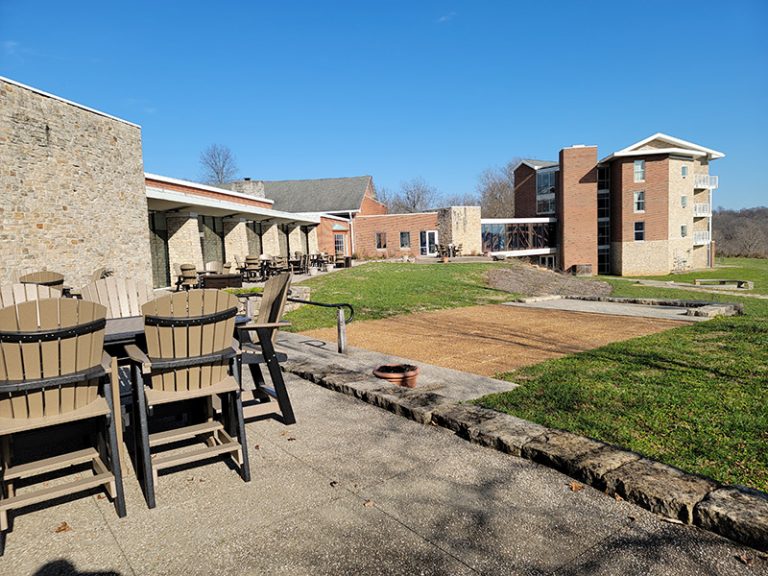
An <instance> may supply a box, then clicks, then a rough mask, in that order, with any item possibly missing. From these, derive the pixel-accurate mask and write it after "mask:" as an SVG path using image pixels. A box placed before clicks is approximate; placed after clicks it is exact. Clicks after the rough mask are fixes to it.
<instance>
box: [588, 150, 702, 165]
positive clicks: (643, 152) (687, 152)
mask: <svg viewBox="0 0 768 576" xmlns="http://www.w3.org/2000/svg"><path fill="white" fill-rule="evenodd" d="M659 154H677V155H679V156H692V157H695V158H698V157H700V156H707V153H706V152H699V151H696V150H689V149H688V148H648V149H646V150H631V151H627V152H614V153H613V154H611V155H610V156H606V157H605V158H603V159H602V160H600V161H599V162H598V164H602V163H604V162H608V161H609V160H613V159H614V158H631V157H632V156H657V155H659Z"/></svg>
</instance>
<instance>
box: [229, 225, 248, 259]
mask: <svg viewBox="0 0 768 576" xmlns="http://www.w3.org/2000/svg"><path fill="white" fill-rule="evenodd" d="M224 254H225V259H226V260H227V262H232V263H233V264H234V262H235V256H237V257H238V258H240V260H245V257H246V256H248V225H247V224H246V223H245V220H240V219H237V220H226V219H225V220H224Z"/></svg>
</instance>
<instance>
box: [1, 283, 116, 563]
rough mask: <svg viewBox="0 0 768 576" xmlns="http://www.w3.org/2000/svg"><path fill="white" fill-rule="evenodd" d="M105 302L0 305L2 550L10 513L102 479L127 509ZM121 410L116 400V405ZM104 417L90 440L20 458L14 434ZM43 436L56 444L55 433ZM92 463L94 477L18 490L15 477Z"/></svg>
mask: <svg viewBox="0 0 768 576" xmlns="http://www.w3.org/2000/svg"><path fill="white" fill-rule="evenodd" d="M106 312H107V311H106V308H105V307H104V306H102V305H101V304H96V303H94V302H85V301H80V300H74V299H70V298H45V299H41V300H29V301H26V302H21V303H16V304H14V305H11V306H6V307H4V308H2V309H0V351H2V354H0V446H2V450H1V451H0V452H1V453H2V454H1V460H2V476H0V487H1V488H2V490H0V553H1V552H2V551H3V550H4V546H5V538H6V533H7V531H8V530H9V528H10V525H9V521H8V520H9V518H8V517H9V512H11V511H13V510H17V509H19V508H23V507H25V506H30V505H32V504H37V503H40V502H45V501H47V500H52V499H55V498H60V497H62V496H66V495H69V494H76V493H78V492H83V491H87V490H91V489H93V488H96V487H99V486H104V487H105V488H106V490H107V493H108V494H109V496H110V497H111V498H112V499H113V500H114V503H115V508H116V510H117V514H118V516H120V517H122V516H125V498H124V495H123V484H122V471H121V468H120V458H119V456H118V445H117V431H116V426H115V418H114V412H113V411H114V409H115V406H117V403H118V402H119V394H118V392H117V383H116V381H115V380H114V378H112V377H110V376H111V375H112V374H114V364H113V362H112V359H111V358H110V357H109V356H107V355H106V354H104V346H103V344H104V325H105V323H106ZM117 409H118V410H119V406H117ZM88 419H96V420H99V421H101V423H102V428H101V438H100V439H99V441H97V442H95V444H96V445H95V446H91V447H89V448H85V449H81V450H76V451H74V452H69V453H66V454H59V455H56V456H52V457H48V458H45V459H42V460H37V461H32V462H17V458H16V457H15V456H16V455H15V454H14V453H13V450H12V449H11V439H12V438H13V435H14V434H17V433H20V432H28V431H30V430H39V429H44V428H48V427H52V426H61V425H65V424H74V423H76V422H80V421H82V420H88ZM38 434H40V435H41V438H44V440H41V442H44V443H45V446H51V447H53V446H55V445H56V439H57V437H58V436H59V433H58V432H57V433H53V431H52V433H51V434H50V435H49V437H45V436H43V435H42V432H38ZM82 464H91V466H92V467H93V472H94V475H93V476H89V477H85V478H78V479H72V480H69V481H67V482H65V483H61V484H58V483H57V484H54V485H51V486H47V485H46V484H47V483H46V484H42V483H39V485H38V486H36V488H35V489H29V487H28V489H27V490H25V491H24V492H22V493H21V494H17V493H16V491H15V483H16V481H17V480H21V479H28V478H34V477H35V476H39V475H42V474H48V473H52V472H59V473H60V472H62V471H64V470H67V469H68V468H70V467H72V466H77V465H82Z"/></svg>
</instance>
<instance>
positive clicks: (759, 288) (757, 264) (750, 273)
mask: <svg viewBox="0 0 768 576" xmlns="http://www.w3.org/2000/svg"><path fill="white" fill-rule="evenodd" d="M717 264H718V266H717V267H716V268H715V269H714V270H703V271H702V270H699V271H698V272H686V273H685V274H670V275H668V276H650V277H648V278H649V279H650V280H674V281H675V282H690V283H693V281H694V279H696V278H729V279H732V280H752V282H754V283H755V287H754V290H752V292H754V293H756V294H768V259H767V260H759V259H757V258H718V259H717Z"/></svg>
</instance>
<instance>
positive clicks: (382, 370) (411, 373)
mask: <svg viewBox="0 0 768 576" xmlns="http://www.w3.org/2000/svg"><path fill="white" fill-rule="evenodd" d="M373 375H374V376H376V377H377V378H381V379H383V380H386V381H387V382H389V383H390V384H397V385H398V386H405V387H406V388H415V387H416V378H417V377H418V375H419V367H418V366H413V365H412V364H384V365H383V366H379V367H378V368H376V370H374V371H373Z"/></svg>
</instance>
